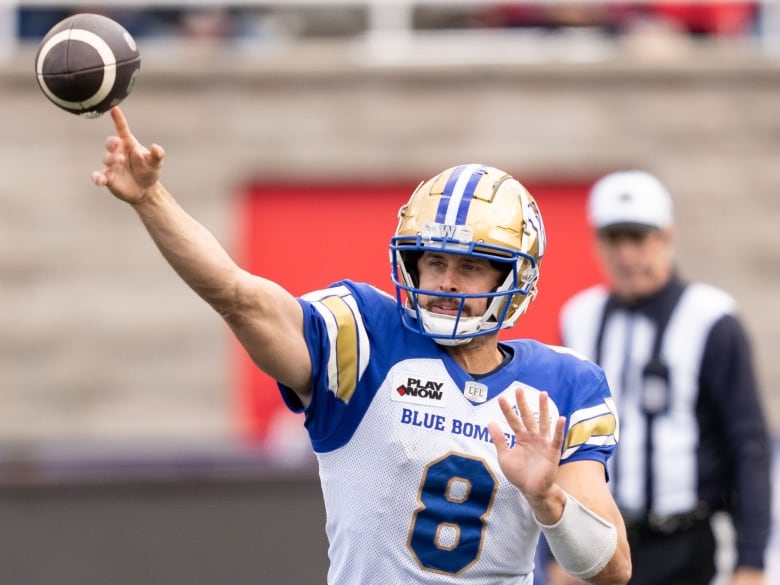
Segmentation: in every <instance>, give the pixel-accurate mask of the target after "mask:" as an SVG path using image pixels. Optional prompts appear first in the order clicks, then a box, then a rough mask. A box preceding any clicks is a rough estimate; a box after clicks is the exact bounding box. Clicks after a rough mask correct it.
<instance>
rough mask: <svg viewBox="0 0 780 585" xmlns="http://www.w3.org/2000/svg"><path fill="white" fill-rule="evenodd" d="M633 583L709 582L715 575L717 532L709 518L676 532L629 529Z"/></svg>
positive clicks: (673, 584) (681, 584)
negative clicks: (663, 532) (713, 529)
mask: <svg viewBox="0 0 780 585" xmlns="http://www.w3.org/2000/svg"><path fill="white" fill-rule="evenodd" d="M628 542H629V544H630V545H631V561H632V564H633V575H632V577H631V580H630V581H629V582H628V583H629V585H709V583H710V581H712V578H713V577H714V576H715V535H714V534H713V532H712V526H711V525H710V521H709V520H698V521H696V523H694V524H693V526H691V527H690V528H687V529H685V530H680V531H678V532H674V533H672V534H660V533H657V532H650V531H647V530H640V529H631V528H630V527H629V531H628Z"/></svg>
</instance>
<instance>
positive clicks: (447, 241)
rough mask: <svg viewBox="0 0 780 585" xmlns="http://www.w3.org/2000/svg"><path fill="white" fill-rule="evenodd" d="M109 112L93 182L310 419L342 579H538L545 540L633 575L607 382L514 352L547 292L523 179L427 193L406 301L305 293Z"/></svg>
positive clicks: (575, 561)
mask: <svg viewBox="0 0 780 585" xmlns="http://www.w3.org/2000/svg"><path fill="white" fill-rule="evenodd" d="M111 116H112V118H113V121H114V124H115V128H116V133H117V135H116V136H114V137H111V138H109V140H108V141H107V146H106V153H105V156H104V160H103V162H104V165H105V166H104V168H103V169H102V170H101V171H98V172H95V173H94V174H93V181H94V182H95V184H97V185H98V186H105V187H107V188H108V189H109V190H110V192H111V193H112V194H113V195H114V196H116V197H117V198H119V199H121V200H123V201H126V202H127V203H129V204H131V205H132V207H133V208H134V209H135V211H136V213H137V214H138V216H139V217H140V219H141V221H142V222H143V224H144V226H145V227H146V229H147V230H148V232H149V234H150V235H151V237H152V238H153V240H154V241H155V243H156V244H157V246H158V247H159V249H160V251H161V252H162V254H163V255H164V257H165V258H166V259H167V261H168V262H169V263H170V264H171V266H172V267H173V269H174V270H175V271H176V272H177V273H178V274H179V275H180V277H181V278H182V279H184V281H185V282H186V283H187V284H188V285H189V286H190V287H191V288H192V289H193V290H194V291H195V292H196V293H198V294H199V295H200V296H201V297H202V298H203V299H205V300H206V301H207V302H208V303H209V304H210V305H211V306H212V307H213V308H214V309H215V310H216V311H217V312H219V314H220V315H221V316H222V317H223V318H224V320H225V321H226V322H227V323H228V325H229V326H230V327H231V329H232V331H233V332H234V334H235V335H236V337H237V338H238V339H239V341H240V342H241V343H242V344H243V346H244V347H245V348H246V350H247V352H248V353H249V355H250V356H251V357H252V359H253V360H254V362H255V363H256V364H257V366H258V367H259V368H261V369H262V370H263V371H265V372H267V373H268V374H270V375H271V376H272V377H273V378H275V379H276V380H277V381H278V382H279V386H280V389H281V392H282V395H283V397H284V399H285V401H286V403H287V405H288V406H289V407H290V408H291V409H293V410H295V411H303V412H305V421H306V422H305V424H306V428H307V430H308V433H309V436H310V439H311V444H312V446H313V449H314V451H315V453H316V455H317V458H318V462H319V469H320V478H321V483H322V490H323V495H324V499H325V506H326V511H327V518H328V520H327V526H326V531H327V535H328V539H329V543H330V548H329V556H330V569H329V574H328V582H329V583H332V584H339V585H349V584H354V585H367V584H372V583H377V584H380V583H381V584H382V585H384V584H386V583H417V584H434V583H453V582H457V583H468V584H473V585H487V584H494V585H504V584H506V585H509V584H512V585H531V584H532V581H533V570H534V554H535V551H536V543H537V541H538V539H539V535H540V533H541V532H543V533H544V534H545V536H546V538H547V541H548V542H549V544H550V548H551V550H552V551H553V553H554V554H555V556H556V558H557V559H558V561H559V562H560V564H561V565H562V566H563V567H564V568H565V569H566V570H567V571H569V572H570V573H572V574H573V575H576V576H578V577H580V578H582V579H586V580H588V581H590V582H592V583H596V584H601V585H619V584H623V583H626V582H627V581H628V578H629V576H630V573H631V565H630V555H629V550H628V545H627V541H626V534H625V529H624V526H623V521H622V519H621V516H620V513H619V512H618V509H617V507H616V505H615V503H614V501H613V499H612V496H611V494H610V491H609V489H608V488H607V482H606V463H607V460H608V458H609V457H610V456H611V455H612V453H613V452H614V450H615V446H616V442H617V428H618V419H617V414H616V412H615V409H614V405H613V402H612V399H611V396H610V391H609V388H608V386H607V382H606V380H605V377H604V374H603V372H602V371H601V370H600V369H599V368H598V367H597V366H595V365H594V364H593V363H591V362H589V361H587V360H585V359H584V358H582V357H580V356H578V355H574V354H572V353H571V352H567V351H564V350H562V349H560V348H554V347H549V346H547V345H543V344H541V343H538V342H535V341H532V340H527V339H522V340H517V341H506V342H503V341H502V342H499V331H500V330H501V329H503V328H506V327H510V326H512V325H513V324H514V323H515V322H516V321H517V319H518V318H519V317H520V316H521V315H522V314H523V313H524V312H525V310H526V309H527V308H528V305H529V303H530V302H531V300H533V298H534V297H535V295H536V292H537V282H538V279H539V268H540V264H541V261H542V257H543V255H544V249H545V245H546V241H545V232H544V225H543V223H542V217H541V214H540V212H539V209H538V207H537V204H536V202H535V201H534V199H533V197H532V196H531V195H530V194H529V193H528V191H526V189H525V188H524V187H523V186H522V185H521V184H520V183H519V182H518V181H516V180H515V179H513V178H512V177H511V176H509V175H507V174H506V173H504V172H502V171H500V170H498V169H495V168H492V167H488V166H483V165H478V164H469V165H462V166H457V167H454V168H451V169H448V170H446V171H444V172H442V173H440V174H438V175H436V176H435V177H434V178H432V179H430V180H428V181H425V182H423V183H421V185H420V186H419V187H418V188H417V189H416V190H415V192H414V193H413V194H412V196H411V199H410V200H409V202H408V203H407V204H406V205H404V206H403V207H402V208H401V210H400V212H399V223H398V228H397V230H396V234H395V236H394V237H392V240H391V243H390V257H391V263H392V267H393V274H394V277H393V278H394V283H395V289H396V294H395V297H392V296H390V295H387V294H385V293H383V292H380V291H379V290H377V289H375V288H373V287H371V286H369V285H366V284H362V283H358V282H353V281H350V280H344V281H341V282H338V283H335V284H333V285H331V286H330V287H329V288H327V289H325V290H320V291H316V292H312V293H309V294H306V295H303V296H302V297H300V298H296V297H294V296H293V295H291V294H290V293H289V292H287V291H286V290H285V289H284V288H282V287H281V286H280V285H279V284H276V283H275V282H271V281H269V280H267V279H264V278H262V277H261V276H257V275H254V274H250V273H248V272H246V271H245V270H242V269H241V268H240V267H239V266H237V265H236V264H235V263H234V262H233V260H232V259H231V258H230V257H229V256H228V254H227V253H226V251H225V250H224V249H223V248H222V246H221V245H220V244H219V243H218V242H217V240H216V239H215V238H214V237H213V236H212V235H211V234H210V233H209V232H208V231H207V230H206V229H205V228H204V227H203V226H202V225H201V224H199V223H198V222H197V221H196V220H195V219H193V218H192V217H191V216H190V215H188V214H187V213H186V212H185V211H184V210H183V209H182V208H181V207H180V206H179V205H178V204H177V202H176V201H175V199H174V198H173V197H172V196H171V194H170V193H169V192H168V191H167V190H166V189H165V188H164V187H163V185H162V184H161V183H160V180H159V178H160V172H161V167H162V162H163V158H164V151H163V149H162V148H161V147H160V146H158V145H152V146H151V147H149V148H146V147H144V146H142V145H141V144H140V143H139V142H138V141H137V140H136V139H135V138H134V137H133V135H132V134H131V132H130V129H129V127H128V124H127V121H126V119H125V118H124V116H123V115H122V113H121V112H120V110H119V109H117V108H115V109H113V110H112V111H111ZM345 235H348V234H345ZM302 260H303V261H305V258H304V259H302Z"/></svg>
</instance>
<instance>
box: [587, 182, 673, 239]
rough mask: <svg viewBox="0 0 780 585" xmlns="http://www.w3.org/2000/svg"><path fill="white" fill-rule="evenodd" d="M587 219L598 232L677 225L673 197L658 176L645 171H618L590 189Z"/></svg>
mask: <svg viewBox="0 0 780 585" xmlns="http://www.w3.org/2000/svg"><path fill="white" fill-rule="evenodd" d="M588 218H589V219H590V223H591V225H592V226H593V227H594V228H595V229H598V230H600V229H604V228H608V227H618V226H620V227H634V228H664V227H668V226H670V225H672V223H674V216H673V205H672V198H671V196H670V195H669V192H668V191H667V190H666V187H664V186H663V184H662V183H661V181H659V180H658V179H657V178H656V177H654V176H653V175H651V174H650V173H647V172H645V171H617V172H614V173H610V174H609V175H606V176H604V177H602V178H601V179H599V180H598V181H596V183H595V184H594V185H593V187H592V188H591V190H590V199H589V201H588Z"/></svg>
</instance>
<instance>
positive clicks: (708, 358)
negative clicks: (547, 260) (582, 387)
mask: <svg viewBox="0 0 780 585" xmlns="http://www.w3.org/2000/svg"><path fill="white" fill-rule="evenodd" d="M588 206H589V209H588V213H589V220H590V223H591V225H592V227H593V228H594V229H595V231H596V235H597V247H598V254H599V258H600V261H601V263H602V265H603V267H604V269H605V271H606V273H607V275H608V277H609V280H610V287H609V288H607V287H604V286H595V287H592V288H589V289H587V290H584V291H581V292H579V293H578V294H576V295H575V296H574V297H573V298H571V299H570V300H569V301H568V302H567V303H566V304H565V305H564V307H563V309H562V313H561V330H562V335H563V341H564V344H565V345H566V346H568V347H571V348H572V349H574V350H576V351H578V352H580V353H582V354H584V355H585V356H587V357H589V358H591V359H592V360H594V361H595V362H597V363H598V364H600V365H601V366H602V368H603V369H604V370H605V372H606V374H607V378H608V380H609V385H610V387H611V388H612V392H613V394H614V397H615V400H616V401H617V405H618V411H619V412H620V420H621V429H620V446H619V448H618V450H617V454H616V456H615V457H614V458H613V460H612V461H611V462H610V463H611V464H612V465H611V467H610V475H611V477H610V480H611V481H610V483H611V486H612V490H613V493H614V495H615V499H616V501H617V503H618V505H619V506H620V508H621V510H622V512H623V516H624V518H625V521H626V525H627V528H628V536H629V542H630V544H631V549H632V562H633V567H634V570H633V574H634V576H633V577H632V579H631V581H630V585H699V584H700V585H708V584H709V583H710V581H711V580H712V578H713V576H714V575H715V572H716V567H715V553H716V544H715V538H714V535H713V531H712V527H711V524H710V517H711V515H712V514H713V512H716V511H718V510H725V511H726V512H728V514H729V515H730V517H731V519H732V521H733V524H734V528H735V532H736V566H735V567H734V574H733V577H732V579H731V581H730V583H731V585H766V582H765V575H764V552H765V549H766V546H767V540H768V533H769V524H770V518H771V514H770V484H769V482H770V479H769V477H770V443H769V437H768V433H767V426H766V423H765V420H764V416H763V413H762V409H761V403H760V396H759V390H758V388H757V383H756V376H755V372H754V368H753V364H752V356H751V350H750V347H749V344H748V338H747V335H746V332H745V329H744V327H743V325H742V323H741V322H740V319H739V317H738V316H737V313H736V306H735V302H734V299H732V298H731V297H730V296H729V295H728V294H727V293H725V292H723V291H722V290H719V289H717V288H715V287H713V286H710V285H707V284H702V283H693V282H686V281H685V280H683V278H682V277H681V276H680V274H679V273H678V272H677V270H676V266H675V259H674V243H675V241H674V238H675V231H674V220H673V212H672V200H671V197H670V196H669V193H668V192H667V190H666V189H665V187H664V186H663V185H662V184H661V182H660V181H659V180H658V179H657V178H656V177H654V176H653V175H650V174H649V173H646V172H644V171H620V172H615V173H611V174H609V175H607V176H605V177H603V178H601V179H600V180H599V181H597V182H596V183H595V185H594V186H593V188H592V190H591V193H590V199H589V203H588ZM724 270H726V271H728V267H727V266H724Z"/></svg>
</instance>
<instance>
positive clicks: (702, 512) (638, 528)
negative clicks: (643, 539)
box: [625, 504, 710, 534]
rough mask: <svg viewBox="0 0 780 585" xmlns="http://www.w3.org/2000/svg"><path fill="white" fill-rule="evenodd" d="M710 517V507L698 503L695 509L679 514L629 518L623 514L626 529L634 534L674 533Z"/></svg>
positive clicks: (652, 514)
mask: <svg viewBox="0 0 780 585" xmlns="http://www.w3.org/2000/svg"><path fill="white" fill-rule="evenodd" d="M709 517H710V507H709V506H708V505H706V504H699V506H697V507H696V509H694V510H691V511H690V512H682V513H680V514H671V515H668V516H662V515H660V514H654V513H650V514H648V515H647V516H646V517H642V518H631V517H630V515H627V516H625V520H626V530H627V531H628V532H629V533H635V534H674V533H675V532H681V531H683V530H688V529H690V528H693V527H694V526H695V525H696V524H697V523H698V522H700V521H702V520H706V519H708V518H709Z"/></svg>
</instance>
